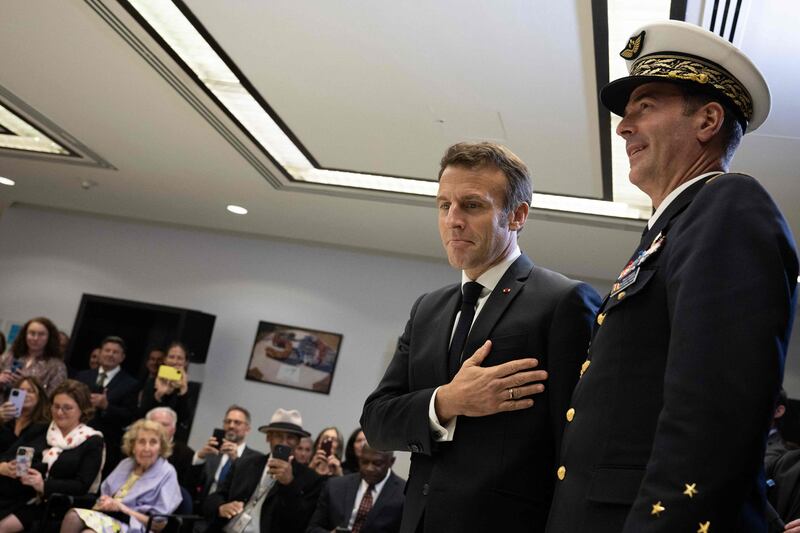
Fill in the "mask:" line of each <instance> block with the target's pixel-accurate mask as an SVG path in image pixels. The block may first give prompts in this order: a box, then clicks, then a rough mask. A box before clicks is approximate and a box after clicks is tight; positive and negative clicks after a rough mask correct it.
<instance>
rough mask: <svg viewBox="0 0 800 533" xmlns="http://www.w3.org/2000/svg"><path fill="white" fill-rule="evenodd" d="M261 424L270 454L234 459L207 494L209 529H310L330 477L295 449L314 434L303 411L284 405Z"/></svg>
mask: <svg viewBox="0 0 800 533" xmlns="http://www.w3.org/2000/svg"><path fill="white" fill-rule="evenodd" d="M258 430H259V431H260V432H262V433H266V435H267V444H269V449H270V455H260V454H259V455H257V456H244V457H242V458H240V459H239V460H237V461H236V462H234V463H233V467H232V469H231V472H230V474H229V475H228V476H227V477H226V478H225V480H224V481H222V482H221V483H220V486H219V488H218V489H217V492H215V493H213V494H211V495H209V496H208V498H207V499H206V503H205V513H206V515H207V516H208V518H209V520H210V521H211V525H210V526H209V528H208V530H207V531H224V532H226V533H227V532H230V533H240V532H247V533H250V532H252V533H258V532H267V531H269V532H274V531H280V532H281V533H295V532H297V533H302V532H304V531H305V529H306V526H307V525H308V521H309V520H310V519H311V515H312V514H313V513H314V507H315V506H316V503H317V498H318V497H319V493H320V491H321V490H322V486H323V483H324V480H323V478H322V477H320V476H319V475H317V473H316V472H314V471H312V470H310V469H309V468H308V467H306V466H305V465H301V464H300V463H296V462H295V461H294V457H293V456H292V455H291V454H292V453H293V452H292V450H294V447H295V446H297V443H298V442H300V438H301V437H308V436H309V433H308V432H307V431H306V430H304V429H303V419H302V417H301V416H300V412H299V411H296V410H286V409H278V410H277V411H275V413H274V414H273V415H272V419H271V420H270V422H269V424H267V425H265V426H261V427H260V428H258Z"/></svg>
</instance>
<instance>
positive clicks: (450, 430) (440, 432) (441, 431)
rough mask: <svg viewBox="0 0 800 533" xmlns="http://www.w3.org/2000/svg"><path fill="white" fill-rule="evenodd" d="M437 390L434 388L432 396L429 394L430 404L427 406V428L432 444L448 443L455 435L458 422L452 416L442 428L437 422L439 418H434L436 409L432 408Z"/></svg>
mask: <svg viewBox="0 0 800 533" xmlns="http://www.w3.org/2000/svg"><path fill="white" fill-rule="evenodd" d="M439 388H440V387H436V389H435V390H434V391H433V394H431V403H430V404H428V426H429V427H430V428H431V434H432V435H433V440H434V442H450V441H451V440H453V437H454V436H455V434H456V420H458V417H457V416H454V417H453V419H452V420H450V422H448V423H447V425H446V426H443V425H442V424H441V423H440V422H439V417H438V416H436V407H435V406H434V404H435V403H436V393H437V392H439Z"/></svg>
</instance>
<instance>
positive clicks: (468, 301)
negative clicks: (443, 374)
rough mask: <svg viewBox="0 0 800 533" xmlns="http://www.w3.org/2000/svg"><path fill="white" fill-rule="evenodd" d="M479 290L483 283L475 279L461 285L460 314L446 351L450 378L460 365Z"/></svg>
mask: <svg viewBox="0 0 800 533" xmlns="http://www.w3.org/2000/svg"><path fill="white" fill-rule="evenodd" d="M481 290H483V285H481V284H480V283H478V282H477V281H469V282H467V283H465V284H464V286H463V287H462V296H461V316H459V317H458V324H456V329H455V332H453V340H452V341H451V342H450V350H449V351H448V361H449V369H450V377H451V378H452V377H453V376H455V375H456V374H457V373H458V369H459V368H460V367H461V355H462V353H463V352H464V345H465V344H466V343H467V336H468V335H469V329H470V327H472V319H473V318H475V307H476V305H477V304H478V297H479V296H480V295H481Z"/></svg>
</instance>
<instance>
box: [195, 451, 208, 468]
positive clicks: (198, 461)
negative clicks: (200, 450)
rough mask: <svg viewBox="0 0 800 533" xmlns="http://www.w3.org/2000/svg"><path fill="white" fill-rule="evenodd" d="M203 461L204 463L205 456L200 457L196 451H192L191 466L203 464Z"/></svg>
mask: <svg viewBox="0 0 800 533" xmlns="http://www.w3.org/2000/svg"><path fill="white" fill-rule="evenodd" d="M205 463H206V460H205V458H203V459H201V458H200V456H199V455H197V452H194V455H193V456H192V466H195V465H203V464H205Z"/></svg>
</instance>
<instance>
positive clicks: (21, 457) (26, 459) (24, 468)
mask: <svg viewBox="0 0 800 533" xmlns="http://www.w3.org/2000/svg"><path fill="white" fill-rule="evenodd" d="M31 462H33V448H31V447H29V446H20V447H19V448H17V477H22V476H24V475H25V474H27V473H28V468H30V466H31Z"/></svg>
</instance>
